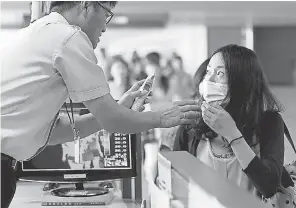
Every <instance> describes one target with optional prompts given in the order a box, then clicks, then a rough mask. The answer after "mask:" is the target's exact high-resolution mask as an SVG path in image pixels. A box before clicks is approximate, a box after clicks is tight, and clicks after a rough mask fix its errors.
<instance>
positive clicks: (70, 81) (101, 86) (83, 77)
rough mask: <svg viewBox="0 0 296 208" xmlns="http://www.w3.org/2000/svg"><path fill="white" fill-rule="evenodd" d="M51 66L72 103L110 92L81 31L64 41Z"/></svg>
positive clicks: (90, 45)
mask: <svg viewBox="0 0 296 208" xmlns="http://www.w3.org/2000/svg"><path fill="white" fill-rule="evenodd" d="M53 65H54V68H56V69H57V70H58V72H59V73H60V74H61V76H62V78H63V80H64V82H65V84H66V87H67V89H68V92H69V95H70V98H71V99H72V100H73V101H74V102H83V101H87V100H92V99H95V98H98V97H101V96H104V95H106V94H108V93H109V92H110V89H109V86H108V83H107V81H106V78H105V75H104V71H103V70H102V68H101V67H99V66H98V65H97V58H96V56H95V54H94V50H93V47H92V44H91V42H90V40H89V39H88V37H87V36H86V34H85V33H83V32H82V31H81V30H77V31H76V32H75V33H74V34H73V35H72V36H71V37H70V38H69V39H68V40H67V41H65V43H64V45H63V47H62V48H61V49H60V51H58V52H57V53H56V55H55V56H54V57H53Z"/></svg>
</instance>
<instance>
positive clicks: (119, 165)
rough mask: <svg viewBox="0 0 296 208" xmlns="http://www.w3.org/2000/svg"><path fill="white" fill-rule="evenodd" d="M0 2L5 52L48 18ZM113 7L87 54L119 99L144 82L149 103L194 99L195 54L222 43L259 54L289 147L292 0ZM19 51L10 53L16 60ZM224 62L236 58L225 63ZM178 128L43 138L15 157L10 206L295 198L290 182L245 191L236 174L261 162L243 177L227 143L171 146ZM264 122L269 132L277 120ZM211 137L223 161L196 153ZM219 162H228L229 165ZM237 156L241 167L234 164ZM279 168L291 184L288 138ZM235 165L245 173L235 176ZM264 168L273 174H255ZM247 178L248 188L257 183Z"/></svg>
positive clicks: (43, 7) (116, 207) (257, 203)
mask: <svg viewBox="0 0 296 208" xmlns="http://www.w3.org/2000/svg"><path fill="white" fill-rule="evenodd" d="M0 3H1V13H0V15H1V30H0V46H1V53H2V47H3V48H4V47H7V45H6V44H7V43H9V42H10V41H13V40H14V39H15V38H16V37H18V32H19V31H20V30H21V29H23V28H26V27H28V26H29V25H30V24H34V22H35V21H38V20H39V19H42V18H43V17H44V16H47V15H48V14H49V11H50V4H51V2H49V1H33V2H31V1H1V2H0ZM101 4H102V5H105V4H106V2H101V3H100V5H101ZM107 4H108V2H107ZM102 8H105V7H102ZM107 10H108V9H107ZM107 10H106V11H107ZM108 12H110V10H108ZM111 13H112V14H114V16H112V19H111V21H110V22H108V24H107V25H106V31H105V32H104V33H103V34H102V36H101V37H100V41H99V43H98V45H97V47H96V48H95V49H94V54H95V56H96V58H97V60H98V62H97V65H99V66H100V67H101V68H102V69H103V71H104V75H105V78H106V80H107V82H108V84H109V88H110V94H111V95H112V97H113V98H114V99H115V100H120V98H121V97H122V96H123V95H124V94H125V92H126V91H128V90H129V89H130V88H131V87H132V86H133V85H134V84H135V83H137V82H138V81H140V80H146V82H145V83H144V84H146V85H147V86H146V85H145V86H144V87H143V88H145V87H147V89H148V91H149V92H150V93H149V95H148V97H149V100H150V102H149V103H148V104H145V110H144V111H151V110H154V109H158V108H159V107H160V106H162V105H165V104H168V103H172V102H178V101H182V100H183V101H184V100H195V99H201V98H197V95H198V94H199V93H200V86H198V84H199V83H197V82H198V78H196V77H197V75H198V74H199V72H198V70H202V69H201V65H202V63H204V61H205V60H207V59H208V58H212V57H214V56H215V55H213V54H215V51H216V50H217V49H219V48H221V47H223V46H226V45H229V44H236V45H238V46H243V47H244V48H247V49H250V50H252V51H254V52H255V53H256V55H257V56H258V58H259V59H260V62H261V65H262V68H263V72H264V74H265V77H266V80H267V85H268V87H269V88H270V89H271V92H272V93H273V95H275V97H276V99H277V100H278V101H279V102H280V103H281V105H282V108H283V111H282V112H280V114H281V116H282V118H283V120H284V121H285V124H286V126H287V128H288V130H289V132H290V136H291V138H292V142H294V143H295V144H296V108H295V104H296V1H118V2H117V4H116V6H115V8H113V9H112V10H111ZM225 56H227V54H226V55H225ZM225 56H224V55H223V57H224V60H225ZM228 56H231V54H228ZM14 59H15V60H16V61H17V59H18V57H14ZM211 60H212V59H211ZM1 62H2V61H1ZM210 63H212V64H213V62H211V61H210ZM227 64H228V65H231V64H233V62H231V60H229V61H228V62H227ZM247 64H248V63H246V65H247ZM237 66H238V65H237ZM205 67H207V70H206V71H205V73H206V74H207V75H205V76H210V75H208V74H209V73H210V72H209V67H210V66H209V63H207V65H206V66H205ZM1 68H2V67H1ZM225 70H226V71H227V70H228V69H225ZM221 73H224V72H221ZM246 73H248V72H246ZM1 74H2V69H1ZM151 77H153V78H151ZM245 77H248V75H246V74H245ZM228 79H230V78H228ZM258 80H259V78H258ZM199 81H200V80H199ZM242 82H243V81H242ZM1 85H2V79H1ZM260 86H261V85H260ZM229 87H230V85H229ZM250 88H252V87H251V86H250ZM209 89H210V86H209ZM209 89H208V90H209ZM238 91H239V90H238ZM1 92H2V91H1ZM233 92H236V89H233ZM247 92H249V91H248V90H247ZM218 94H219V93H218ZM239 96H240V97H243V96H242V95H239ZM257 96H259V95H257ZM1 97H2V96H1ZM2 101H3V98H2ZM258 102H259V101H258ZM221 106H222V105H221ZM67 107H68V108H67ZM69 107H71V106H70V104H69V100H67V102H66V103H65V104H64V105H63V106H62V108H61V109H60V112H59V116H65V117H68V109H69ZM1 108H2V105H1ZM73 109H74V117H80V116H82V117H83V116H84V115H87V114H89V113H90V112H89V110H88V109H87V108H86V106H85V105H84V104H83V103H75V102H74V103H73ZM1 116H2V114H1ZM185 117H186V114H185ZM203 124H205V123H203ZM187 127H188V126H185V127H184V128H185V130H184V132H185V131H186V132H185V133H184V132H183V134H188V135H189V136H188V137H186V138H189V139H190V138H192V137H191V136H190V134H195V133H196V134H198V131H199V129H198V130H196V129H195V127H192V128H191V127H190V128H191V129H190V130H188V132H187V130H186V128H187ZM180 128H181V129H182V128H183V127H180V126H176V127H172V128H155V129H150V130H148V131H145V132H141V133H137V134H121V133H116V132H113V133H110V132H107V131H106V130H100V131H98V132H96V133H94V134H91V135H89V136H87V137H85V138H81V139H80V140H75V141H71V142H67V143H63V144H57V145H51V146H47V147H46V148H44V150H43V151H42V152H40V153H39V154H38V155H37V156H36V157H34V158H32V159H30V160H28V161H19V162H17V164H16V167H17V170H16V172H17V175H18V182H17V188H16V192H15V196H14V198H13V200H12V202H11V204H10V206H9V207H10V208H27V207H28V208H29V207H30V208H37V207H49V206H50V207H102V208H103V207H106V208H107V207H108V208H120V207H122V208H144V207H145V208H169V207H174V208H199V207H201V208H208V207H209V208H218V207H219V208H224V207H225V208H244V207H248V208H249V207H252V208H253V207H254V208H255V207H266V208H268V207H270V208H271V207H278V208H284V207H287V208H288V207H289V208H292V207H293V208H295V207H296V186H294V187H292V188H291V192H290V193H292V195H293V196H289V197H290V198H289V199H287V198H285V200H284V201H283V202H281V203H280V202H277V203H278V204H276V205H275V204H274V203H275V202H273V201H272V199H273V197H272V196H270V197H271V198H270V199H271V200H270V199H268V197H267V198H265V197H264V196H263V195H264V194H262V193H261V194H260V196H259V197H258V196H257V195H256V194H254V193H251V191H249V190H248V191H246V190H244V189H243V188H241V186H243V185H241V184H240V185H238V183H239V182H238V180H248V177H250V178H251V181H252V182H253V178H252V176H250V175H252V174H253V175H256V171H257V172H260V171H263V170H261V169H260V168H258V167H259V166H257V169H256V170H255V172H254V173H251V172H250V173H249V172H248V173H247V172H246V174H245V173H244V172H243V171H242V170H243V169H244V168H242V167H241V166H239V164H240V162H241V161H240V157H239V156H238V157H236V156H235V154H236V150H231V147H230V144H229V146H228V149H230V151H231V154H229V155H230V156H229V157H230V159H229V158H224V156H223V157H219V158H218V157H216V156H215V154H214V149H213V147H211V145H210V143H211V142H208V143H207V142H205V141H210V140H209V139H208V138H206V140H202V139H200V141H199V140H198V141H199V143H200V144H199V146H198V147H197V146H195V149H194V150H192V151H193V152H195V155H194V154H193V153H192V151H191V150H190V148H189V147H187V146H186V145H187V144H186V145H185V146H186V148H183V149H182V147H180V149H178V148H176V143H177V142H176V140H175V138H176V137H178V135H179V134H180V133H179V132H180V131H179V130H180ZM188 128H189V127H188ZM198 128H199V127H198ZM201 128H203V126H202V127H201ZM205 128H206V127H205ZM207 128H209V127H207ZM267 128H269V127H267ZM1 130H2V128H1ZM269 130H270V132H272V130H273V129H272V127H270V129H268V131H269ZM183 136H184V135H183ZM183 136H182V137H183ZM271 136H273V134H269V137H271ZM184 137H185V136H184ZM73 138H74V136H73ZM193 138H196V137H195V136H193ZM222 139H224V137H222ZM194 141H196V140H194ZM194 141H188V143H190V144H188V146H191V145H192V146H194V145H195V144H193V143H194ZM191 143H192V144H191ZM226 143H227V142H226ZM208 144H209V147H210V149H209V151H210V152H211V153H209V154H210V155H214V156H213V157H216V158H218V159H217V160H219V161H220V162H217V163H215V164H216V166H215V164H214V163H213V166H214V169H213V168H212V167H209V166H208V165H207V164H206V162H205V161H207V160H210V159H208V158H206V156H202V154H203V153H204V154H205V152H203V153H200V154H199V153H198V151H199V148H200V149H202V148H203V146H202V145H204V147H206V145H208ZM246 144H247V143H246ZM180 146H181V145H180ZM192 146H191V147H192ZM249 149H250V150H251V148H249ZM259 149H260V148H259ZM262 149H263V148H261V149H260V151H262ZM204 150H205V149H204ZM212 150H213V151H212ZM252 150H253V149H252ZM274 151H277V150H274ZM196 152H197V153H196ZM254 152H255V148H254ZM262 153H263V151H262V152H261V154H262ZM255 154H256V153H255ZM198 155H200V156H198ZM223 155H224V154H223ZM259 157H260V156H258V158H259ZM231 158H234V159H233V160H232V159H231ZM236 158H237V159H236ZM260 159H262V161H263V163H264V164H267V166H268V163H269V159H270V160H273V159H274V158H268V157H266V158H265V157H264V156H263V157H262V158H261V157H260ZM260 159H259V160H260ZM221 161H224V162H225V161H230V162H225V165H224V163H223V162H221ZM233 161H236V162H233ZM237 161H238V162H237ZM222 163H223V164H222ZM251 163H252V162H251ZM217 164H219V165H220V166H219V165H217ZM235 165H238V168H237V169H240V170H238V171H237V172H235V173H234V172H232V171H229V169H231V168H232V166H235ZM283 165H284V166H285V168H286V169H287V171H288V173H289V174H290V177H291V179H292V181H293V183H294V184H296V152H294V150H293V148H292V146H291V144H290V142H289V139H288V138H287V136H285V137H284V162H283ZM218 166H219V167H218ZM222 166H223V167H222ZM260 167H261V166H260ZM249 169H251V168H249ZM271 169H272V168H271ZM223 170H225V171H224V172H225V173H224V172H223ZM245 170H248V168H246V169H245ZM266 171H267V170H266ZM268 171H269V170H268ZM271 171H272V170H271ZM235 174H242V175H240V176H239V177H238V178H239V179H235V180H234V179H233V177H235V176H234V175H235ZM225 176H226V177H225ZM265 176H266V177H267V176H268V173H265V175H264V176H262V177H265ZM241 178H243V179H241ZM255 178H256V177H255ZM2 180H5V179H3V178H2ZM254 180H255V181H256V180H257V178H256V179H254ZM241 183H243V182H241ZM254 183H255V187H254V186H253V185H252V187H253V188H254V190H256V188H257V191H258V190H260V188H258V186H259V185H258V186H257V185H256V182H254ZM262 184H263V182H262ZM262 186H263V185H262ZM259 187H260V186H259ZM248 188H249V187H248ZM245 189H246V188H245ZM1 191H2V192H3V191H5V190H1ZM258 193H259V192H258ZM285 197H286V196H285ZM290 199H291V200H290ZM2 200H3V199H2ZM289 200H290V201H289ZM293 203H294V204H293ZM282 204H285V206H283V205H282Z"/></svg>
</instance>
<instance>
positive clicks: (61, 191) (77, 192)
mask: <svg viewBox="0 0 296 208" xmlns="http://www.w3.org/2000/svg"><path fill="white" fill-rule="evenodd" d="M108 193H109V190H108V189H106V188H102V187H88V188H84V186H83V183H75V188H74V189H73V188H57V189H54V190H52V191H51V194H52V195H54V196H58V197H91V196H98V195H104V194H108Z"/></svg>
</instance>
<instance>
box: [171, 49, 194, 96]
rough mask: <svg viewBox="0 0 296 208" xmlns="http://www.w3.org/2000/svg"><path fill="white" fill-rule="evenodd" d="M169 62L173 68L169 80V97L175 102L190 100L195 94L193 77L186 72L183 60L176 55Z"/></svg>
mask: <svg viewBox="0 0 296 208" xmlns="http://www.w3.org/2000/svg"><path fill="white" fill-rule="evenodd" d="M169 62H170V66H171V67H172V74H171V76H170V78H169V97H170V98H171V99H172V100H173V101H175V100H186V99H189V98H190V97H191V95H192V93H193V89H192V77H191V76H190V75H189V74H188V73H187V72H185V71H184V68H183V60H182V58H181V57H180V56H179V55H178V54H176V53H174V54H173V55H172V58H171V60H169Z"/></svg>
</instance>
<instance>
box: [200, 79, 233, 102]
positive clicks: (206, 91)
mask: <svg viewBox="0 0 296 208" xmlns="http://www.w3.org/2000/svg"><path fill="white" fill-rule="evenodd" d="M227 92H228V85H227V84H221V83H216V82H211V81H207V80H204V81H202V82H201V83H200V85H199V93H200V95H202V97H203V98H204V99H205V101H206V102H207V103H211V102H215V101H216V102H218V104H219V105H221V103H222V101H223V100H224V99H225V97H226V95H227Z"/></svg>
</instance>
